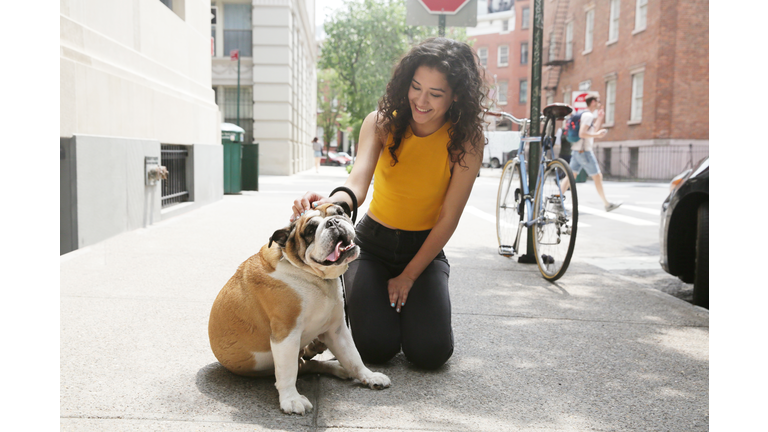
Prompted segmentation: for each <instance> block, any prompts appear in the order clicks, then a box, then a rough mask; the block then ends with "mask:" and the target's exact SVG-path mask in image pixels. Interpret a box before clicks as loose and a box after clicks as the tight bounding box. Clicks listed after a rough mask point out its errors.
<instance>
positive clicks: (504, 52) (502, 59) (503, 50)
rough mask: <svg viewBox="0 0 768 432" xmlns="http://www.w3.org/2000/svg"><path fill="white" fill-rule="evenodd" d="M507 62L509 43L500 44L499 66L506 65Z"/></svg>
mask: <svg viewBox="0 0 768 432" xmlns="http://www.w3.org/2000/svg"><path fill="white" fill-rule="evenodd" d="M508 64H509V45H501V46H500V47H499V67H502V66H507V65H508Z"/></svg>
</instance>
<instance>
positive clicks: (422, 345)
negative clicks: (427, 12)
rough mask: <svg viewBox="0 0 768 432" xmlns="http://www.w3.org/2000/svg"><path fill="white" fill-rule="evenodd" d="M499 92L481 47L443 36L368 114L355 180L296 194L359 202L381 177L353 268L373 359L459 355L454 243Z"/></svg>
mask: <svg viewBox="0 0 768 432" xmlns="http://www.w3.org/2000/svg"><path fill="white" fill-rule="evenodd" d="M487 89H488V87H487V85H486V82H485V79H484V73H483V67H482V66H481V65H480V64H479V59H478V57H477V56H476V55H475V53H474V51H473V50H472V48H470V47H469V45H467V44H465V43H462V42H457V41H454V40H450V39H446V38H431V39H428V40H426V41H424V42H423V43H421V44H419V45H417V46H415V47H414V48H413V49H411V51H410V52H409V53H408V54H407V55H406V56H405V57H403V59H402V60H401V61H400V62H399V63H398V65H397V66H396V68H395V70H394V72H393V75H392V78H391V80H390V82H389V84H387V88H386V93H385V94H384V96H383V97H382V98H381V99H380V101H379V106H378V110H377V111H375V112H372V113H370V114H369V115H368V116H367V117H366V118H365V120H364V121H363V125H362V128H361V131H360V139H359V140H358V143H359V150H358V156H357V159H356V161H355V169H354V170H352V172H351V174H350V176H349V177H348V179H347V181H346V182H345V183H344V186H342V187H340V188H337V189H336V191H334V192H335V193H332V195H331V196H330V197H325V196H323V195H320V194H319V193H317V192H307V193H306V194H305V195H304V196H302V197H301V198H299V199H297V200H296V201H295V202H294V205H293V209H292V210H293V216H292V217H293V218H295V217H297V216H298V215H299V214H303V213H304V212H306V211H309V210H311V209H312V207H313V206H315V205H318V204H321V203H327V202H344V203H346V205H348V206H349V207H350V208H352V209H354V208H355V207H356V206H357V205H358V204H359V203H362V202H363V201H365V199H366V197H367V193H368V186H369V185H370V183H371V179H372V178H373V179H374V181H375V184H374V188H373V196H372V198H371V203H370V206H369V209H368V211H367V213H366V214H365V215H364V216H363V218H362V219H361V220H360V222H359V223H358V224H357V226H356V235H357V236H356V239H355V242H356V243H357V244H358V245H359V246H360V249H361V253H360V257H359V258H358V259H357V260H355V261H353V262H352V263H350V265H349V270H348V271H347V273H346V274H345V276H344V285H345V287H346V299H347V313H348V317H349V324H350V328H351V330H352V335H353V337H354V340H355V345H356V346H357V349H358V350H359V352H360V355H361V356H362V358H363V360H364V361H366V362H370V363H383V362H387V361H389V360H390V359H392V358H393V357H394V356H395V355H397V354H398V353H399V352H400V351H401V350H402V352H403V353H404V354H405V357H406V358H407V359H408V360H409V361H410V362H411V363H413V364H414V365H415V366H417V367H420V368H424V369H436V368H438V367H440V366H442V365H443V364H444V363H445V362H446V361H447V360H448V359H449V358H450V357H451V355H452V354H453V347H454V345H453V330H452V327H451V301H450V296H449V289H448V278H449V273H450V266H449V264H448V259H447V258H446V256H445V253H444V252H443V247H444V246H445V244H446V243H447V242H448V239H450V238H451V235H452V234H453V232H454V230H455V229H456V226H457V225H458V223H459V218H460V217H461V213H462V212H463V210H464V206H465V205H466V203H467V199H468V198H469V194H470V192H471V190H472V185H473V184H474V181H475V178H476V177H477V174H478V172H479V171H480V166H481V164H482V158H483V145H484V143H485V138H484V135H483V124H482V116H481V114H482V112H483V110H484V109H485V108H486V107H485V105H484V103H485V100H486V96H485V95H487V94H488V92H487Z"/></svg>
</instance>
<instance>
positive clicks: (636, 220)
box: [579, 204, 659, 226]
mask: <svg viewBox="0 0 768 432" xmlns="http://www.w3.org/2000/svg"><path fill="white" fill-rule="evenodd" d="M622 207H623V206H622ZM619 208H621V207H619ZM579 212H581V213H586V214H590V215H594V216H598V217H601V218H605V219H611V220H615V221H619V222H624V223H628V224H630V225H638V226H653V225H658V224H659V223H658V222H650V221H647V220H645V219H639V218H635V217H632V216H625V215H622V214H616V213H608V212H606V211H605V210H598V209H596V208H592V207H587V206H583V205H581V204H579ZM579 226H581V222H579Z"/></svg>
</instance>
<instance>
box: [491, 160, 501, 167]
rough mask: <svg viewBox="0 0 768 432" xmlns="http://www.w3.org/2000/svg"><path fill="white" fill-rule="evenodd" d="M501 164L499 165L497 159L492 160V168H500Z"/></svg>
mask: <svg viewBox="0 0 768 432" xmlns="http://www.w3.org/2000/svg"><path fill="white" fill-rule="evenodd" d="M500 166H501V164H500V163H499V160H498V159H496V158H493V159H491V168H498V167H500Z"/></svg>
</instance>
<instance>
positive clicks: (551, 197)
mask: <svg viewBox="0 0 768 432" xmlns="http://www.w3.org/2000/svg"><path fill="white" fill-rule="evenodd" d="M566 177H567V178H568V181H569V182H570V185H571V188H570V189H568V190H567V191H565V192H564V193H561V191H560V185H561V184H562V181H561V179H564V178H566ZM575 184H576V180H575V179H574V177H573V172H572V171H571V168H570V167H569V166H568V164H566V163H565V161H563V160H562V159H555V160H553V161H552V162H550V163H549V164H548V165H547V168H546V169H545V170H544V176H543V180H542V183H541V185H539V188H538V189H537V190H536V198H535V201H534V210H533V219H534V220H535V221H536V223H535V224H534V226H533V229H534V230H533V232H534V239H533V250H534V255H535V256H536V263H537V264H538V265H539V271H541V274H542V275H543V276H544V278H545V279H547V280H550V281H555V280H557V279H560V277H562V276H563V275H564V274H565V271H566V270H567V269H568V264H570V262H571V256H572V255H573V248H574V246H575V245H576V228H577V226H578V220H579V208H578V206H579V203H578V199H577V197H576V188H575Z"/></svg>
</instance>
